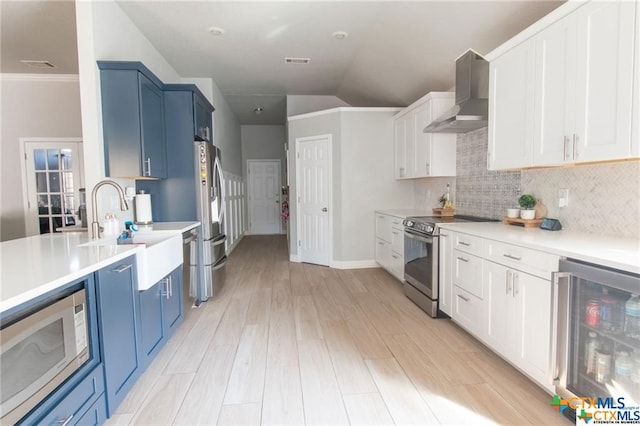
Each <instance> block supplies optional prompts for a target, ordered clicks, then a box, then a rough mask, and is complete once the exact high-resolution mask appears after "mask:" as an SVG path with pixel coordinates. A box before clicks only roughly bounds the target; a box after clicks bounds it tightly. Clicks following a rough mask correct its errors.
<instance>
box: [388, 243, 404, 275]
mask: <svg viewBox="0 0 640 426" xmlns="http://www.w3.org/2000/svg"><path fill="white" fill-rule="evenodd" d="M391 274H392V275H393V276H394V277H396V278H397V279H399V280H400V281H403V280H404V256H403V255H402V254H400V253H397V252H396V251H395V250H391Z"/></svg>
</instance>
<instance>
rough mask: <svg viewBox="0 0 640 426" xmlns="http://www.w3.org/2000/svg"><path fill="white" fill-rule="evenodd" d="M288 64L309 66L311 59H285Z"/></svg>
mask: <svg viewBox="0 0 640 426" xmlns="http://www.w3.org/2000/svg"><path fill="white" fill-rule="evenodd" d="M284 62H285V63H286V64H308V63H309V62H311V58H284Z"/></svg>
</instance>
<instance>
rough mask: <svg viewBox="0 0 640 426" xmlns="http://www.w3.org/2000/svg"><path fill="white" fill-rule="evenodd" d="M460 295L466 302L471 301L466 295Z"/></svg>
mask: <svg viewBox="0 0 640 426" xmlns="http://www.w3.org/2000/svg"><path fill="white" fill-rule="evenodd" d="M458 297H459V298H460V299H462V300H464V301H465V302H468V301H469V298H467V297H464V296H463V295H461V294H458Z"/></svg>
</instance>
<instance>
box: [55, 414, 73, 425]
mask: <svg viewBox="0 0 640 426" xmlns="http://www.w3.org/2000/svg"><path fill="white" fill-rule="evenodd" d="M72 418H73V414H69V416H68V417H67V418H66V419H62V420H58V421H57V422H56V424H58V425H60V426H67V425H68V424H69V422H70V421H71V419H72Z"/></svg>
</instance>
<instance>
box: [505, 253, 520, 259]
mask: <svg viewBox="0 0 640 426" xmlns="http://www.w3.org/2000/svg"><path fill="white" fill-rule="evenodd" d="M503 256H504V257H506V258H507V259H512V260H522V257H518V256H513V255H511V254H508V253H504V254H503Z"/></svg>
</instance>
